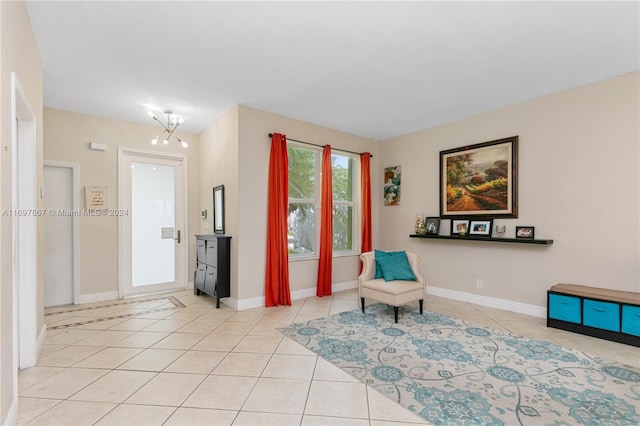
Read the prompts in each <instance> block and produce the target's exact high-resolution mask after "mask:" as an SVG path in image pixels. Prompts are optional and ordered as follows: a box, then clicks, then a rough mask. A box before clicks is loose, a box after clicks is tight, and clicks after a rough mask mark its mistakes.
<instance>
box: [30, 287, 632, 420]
mask: <svg viewBox="0 0 640 426" xmlns="http://www.w3.org/2000/svg"><path fill="white" fill-rule="evenodd" d="M356 308H358V297H357V292H356V290H349V291H344V292H340V293H336V294H334V295H333V296H332V297H324V298H316V297H311V298H307V299H302V300H296V301H294V302H293V306H290V307H275V308H269V309H266V308H258V309H251V310H246V311H241V312H235V311H233V310H231V309H230V308H228V307H226V306H225V305H222V306H221V308H220V309H215V301H214V299H213V298H211V297H209V296H198V297H196V296H194V295H193V294H192V293H191V292H190V291H184V292H179V293H171V294H168V295H154V296H146V297H140V298H134V299H125V300H119V301H112V302H103V303H95V304H91V305H78V306H68V307H59V308H53V309H47V310H46V311H45V320H46V323H47V327H48V332H47V339H46V342H45V344H44V347H43V350H42V353H41V354H40V358H39V361H38V364H37V366H35V367H33V368H29V369H26V370H22V371H20V373H19V380H18V382H19V413H18V415H19V424H29V425H80V424H83V425H85V424H86V425H93V424H96V425H197V424H198V425H371V426H378V425H396V426H399V425H416V424H426V422H424V421H423V420H422V419H420V418H419V417H417V416H415V415H414V414H412V413H411V412H409V411H407V410H406V409H404V408H402V407H401V406H399V405H397V404H395V403H393V402H391V401H390V400H388V399H386V398H385V397H383V396H382V395H380V394H378V393H377V392H376V391H375V390H372V389H370V388H369V387H367V386H366V385H365V384H363V383H361V382H359V381H358V380H355V379H353V378H352V377H351V376H349V375H347V374H346V373H344V372H342V371H341V370H340V369H338V368H336V367H334V366H333V365H331V364H330V363H328V362H327V361H325V360H323V359H322V358H319V357H318V356H316V355H315V354H313V353H312V352H310V351H308V350H307V349H305V348H303V347H302V346H300V345H298V344H296V343H294V342H292V341H290V340H289V339H287V338H284V337H283V336H282V335H281V334H280V333H279V332H278V331H277V330H276V327H282V326H286V325H288V324H290V323H291V322H300V321H305V320H309V319H313V318H317V317H320V316H325V315H328V314H334V313H338V312H341V311H346V310H352V309H356ZM416 309H417V304H416ZM425 309H428V310H431V311H435V312H439V313H442V314H445V315H448V316H451V317H457V318H460V319H463V320H467V321H469V322H471V323H475V324H479V325H485V326H490V327H493V328H495V329H499V330H503V331H510V332H513V333H516V334H519V335H524V336H527V337H531V338H537V339H546V340H550V341H553V342H555V343H557V344H560V345H563V346H565V347H571V348H576V349H579V350H583V351H585V352H589V353H592V354H594V355H599V356H602V357H606V358H610V359H614V360H617V361H620V362H623V363H625V364H629V365H634V366H636V367H640V348H634V347H631V346H627V345H622V344H617V343H613V342H608V341H603V340H599V339H595V338H591V337H586V336H581V335H578V334H573V333H569V332H564V331H561V330H555V329H547V328H546V326H545V320H544V319H540V318H534V317H530V316H526V315H519V314H516V313H512V312H508V311H502V310H499V309H492V308H487V307H483V306H478V305H473V304H470V303H464V302H459V301H455V300H450V299H445V298H438V297H433V296H430V297H429V298H428V300H426V301H425Z"/></svg>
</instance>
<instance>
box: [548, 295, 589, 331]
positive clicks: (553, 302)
mask: <svg viewBox="0 0 640 426" xmlns="http://www.w3.org/2000/svg"><path fill="white" fill-rule="evenodd" d="M549 318H553V319H557V320H561V321H568V322H575V323H576V324H580V322H581V321H582V316H581V315H580V298H579V297H573V296H563V295H560V294H550V295H549Z"/></svg>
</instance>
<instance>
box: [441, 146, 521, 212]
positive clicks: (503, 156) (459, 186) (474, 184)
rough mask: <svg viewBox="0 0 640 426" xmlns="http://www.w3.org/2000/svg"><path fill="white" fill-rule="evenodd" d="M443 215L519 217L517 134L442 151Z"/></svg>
mask: <svg viewBox="0 0 640 426" xmlns="http://www.w3.org/2000/svg"><path fill="white" fill-rule="evenodd" d="M440 216H442V217H449V218H453V217H457V216H483V217H486V218H494V217H513V218H516V217H518V136H512V137H509V138H505V139H498V140H494V141H489V142H483V143H479V144H475V145H469V146H464V147H460V148H455V149H449V150H446V151H440Z"/></svg>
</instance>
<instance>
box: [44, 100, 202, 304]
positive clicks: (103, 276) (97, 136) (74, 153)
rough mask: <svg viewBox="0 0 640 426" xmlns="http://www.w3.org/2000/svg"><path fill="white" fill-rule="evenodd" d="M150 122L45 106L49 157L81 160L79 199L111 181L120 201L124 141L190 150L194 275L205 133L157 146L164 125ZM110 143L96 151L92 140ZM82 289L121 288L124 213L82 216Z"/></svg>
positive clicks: (112, 196) (112, 197)
mask: <svg viewBox="0 0 640 426" xmlns="http://www.w3.org/2000/svg"><path fill="white" fill-rule="evenodd" d="M149 121H150V125H149V126H144V125H140V124H133V123H127V122H123V121H116V120H110V119H105V118H99V117H94V116H90V115H85V114H77V113H72V112H67V111H61V110H57V109H51V108H45V109H44V125H45V129H46V135H45V140H46V143H45V148H44V158H45V160H55V161H67V162H76V163H78V164H79V166H80V167H79V169H80V170H79V175H80V176H79V188H78V190H79V194H78V199H79V204H80V208H82V207H83V206H84V187H85V186H107V187H108V188H109V204H110V206H111V207H112V208H116V207H117V203H118V147H119V146H121V147H127V148H137V149H143V150H145V151H156V152H168V153H175V154H186V155H187V167H188V178H187V179H188V186H189V191H188V197H189V205H188V207H189V218H188V227H189V229H188V230H187V231H186V232H185V235H188V236H189V238H188V239H186V240H185V242H186V244H188V245H189V264H188V274H187V277H185V279H186V281H187V282H189V281H193V275H192V273H193V270H194V268H195V239H194V238H193V235H194V234H195V230H197V229H198V227H199V215H200V213H199V204H200V202H199V198H200V192H199V168H200V164H199V159H198V156H199V138H198V136H197V135H194V134H190V133H184V132H177V135H178V136H179V137H180V138H181V139H184V140H187V141H188V142H189V148H187V149H185V148H182V146H180V144H178V143H174V142H173V141H172V143H170V144H169V145H167V146H164V145H157V146H153V145H151V144H150V143H149V141H150V140H151V139H152V138H154V137H156V136H158V134H159V133H160V132H159V131H160V130H161V128H160V126H154V125H153V123H152V122H151V120H149ZM90 142H96V143H100V144H105V145H107V150H106V151H92V150H90V149H89V143H90ZM45 194H46V188H45ZM79 228H80V229H79V234H80V295H81V298H82V296H85V297H86V295H92V294H97V293H106V292H115V291H118V218H117V217H116V216H111V217H109V216H101V217H96V216H80V218H79Z"/></svg>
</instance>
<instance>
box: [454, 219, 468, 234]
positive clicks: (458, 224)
mask: <svg viewBox="0 0 640 426" xmlns="http://www.w3.org/2000/svg"><path fill="white" fill-rule="evenodd" d="M468 228H469V219H451V236H454V237H464V236H466V235H467V229H468Z"/></svg>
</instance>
